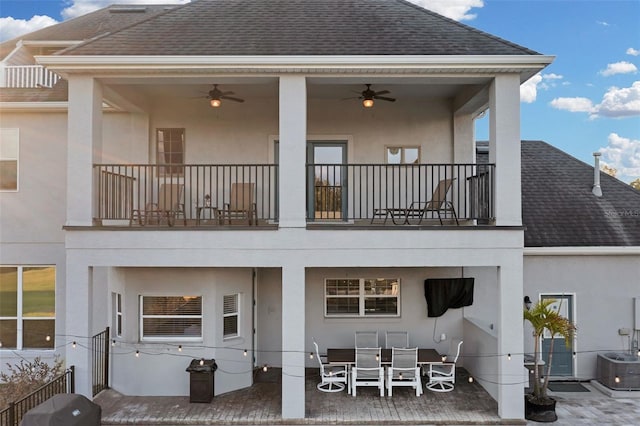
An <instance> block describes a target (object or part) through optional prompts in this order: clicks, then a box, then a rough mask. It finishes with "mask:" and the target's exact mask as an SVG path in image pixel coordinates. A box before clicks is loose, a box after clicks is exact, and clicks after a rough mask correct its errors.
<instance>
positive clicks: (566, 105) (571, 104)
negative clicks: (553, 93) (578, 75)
mask: <svg viewBox="0 0 640 426" xmlns="http://www.w3.org/2000/svg"><path fill="white" fill-rule="evenodd" d="M551 106H552V107H554V108H556V109H562V110H565V111H569V112H589V113H590V112H593V102H591V100H590V99H587V98H555V99H554V100H552V101H551Z"/></svg>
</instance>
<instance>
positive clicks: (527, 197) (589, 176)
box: [478, 141, 640, 247]
mask: <svg viewBox="0 0 640 426" xmlns="http://www.w3.org/2000/svg"><path fill="white" fill-rule="evenodd" d="M479 145H483V144H479ZM521 153H522V222H523V225H524V226H525V227H526V229H525V233H524V240H525V244H524V245H525V247H584V246H587V247H588V246H621V247H628V246H640V191H637V190H635V189H634V188H633V187H631V186H630V185H627V184H626V183H624V182H621V181H620V180H618V179H616V178H614V177H611V176H609V175H608V174H606V173H604V172H600V186H601V188H602V194H603V195H602V197H596V196H594V195H593V194H592V193H591V188H592V186H593V177H594V176H593V166H591V165H588V164H586V163H583V162H582V161H580V160H578V159H577V158H575V157H572V156H571V155H569V154H567V153H566V152H563V151H561V150H559V149H558V148H555V147H553V146H551V145H549V144H547V143H545V142H542V141H522V145H521ZM482 157H484V158H485V159H484V160H483V158H482ZM481 161H485V162H486V154H480V155H478V162H481Z"/></svg>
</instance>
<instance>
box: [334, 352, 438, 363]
mask: <svg viewBox="0 0 640 426" xmlns="http://www.w3.org/2000/svg"><path fill="white" fill-rule="evenodd" d="M380 356H381V357H382V359H381V360H380V362H381V363H382V364H391V349H382V350H381V353H380ZM327 362H328V363H329V364H342V365H351V364H355V363H356V350H355V348H346V349H335V348H329V349H327ZM441 363H442V355H440V354H439V353H438V351H436V350H435V349H421V348H418V364H419V365H424V364H441Z"/></svg>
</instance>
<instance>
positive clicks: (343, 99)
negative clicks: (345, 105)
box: [341, 96, 362, 101]
mask: <svg viewBox="0 0 640 426" xmlns="http://www.w3.org/2000/svg"><path fill="white" fill-rule="evenodd" d="M350 99H362V96H350V97H348V98H342V99H341V100H342V101H348V100H350Z"/></svg>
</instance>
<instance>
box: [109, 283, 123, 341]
mask: <svg viewBox="0 0 640 426" xmlns="http://www.w3.org/2000/svg"><path fill="white" fill-rule="evenodd" d="M111 294H112V300H111V303H112V305H113V306H112V311H113V325H112V329H113V337H122V330H123V329H124V315H123V313H122V312H123V310H124V302H123V298H122V293H119V292H113V293H111Z"/></svg>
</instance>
